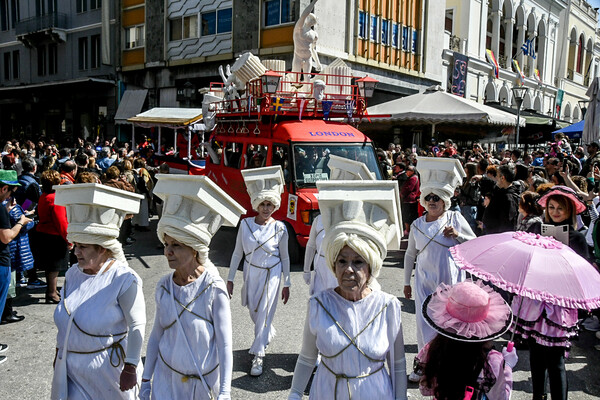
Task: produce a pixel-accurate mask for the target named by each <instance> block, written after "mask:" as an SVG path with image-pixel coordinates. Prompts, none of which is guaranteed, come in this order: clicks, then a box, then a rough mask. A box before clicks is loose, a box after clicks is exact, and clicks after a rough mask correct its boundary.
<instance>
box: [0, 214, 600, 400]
mask: <svg viewBox="0 0 600 400" xmlns="http://www.w3.org/2000/svg"><path fill="white" fill-rule="evenodd" d="M150 227H151V228H152V229H151V231H150V232H137V233H136V239H137V241H136V243H135V244H134V245H132V246H131V247H128V248H126V249H125V252H126V254H127V257H128V259H129V265H130V266H131V267H132V268H133V269H134V270H136V271H137V272H138V274H139V275H140V276H141V277H142V279H143V282H144V295H145V297H146V309H147V319H148V323H147V325H146V340H147V338H148V337H149V335H150V331H151V329H152V325H153V322H154V307H155V305H154V290H155V286H156V283H157V281H158V280H159V278H160V277H161V276H163V275H165V274H167V273H168V272H169V268H168V265H167V263H166V260H165V258H164V256H163V255H162V250H160V249H158V248H157V246H158V245H159V241H158V239H157V238H156V233H155V227H156V218H154V219H153V220H152V221H151V225H150ZM235 234H236V232H235V230H234V229H232V228H223V229H221V230H220V231H219V232H218V233H217V235H216V236H215V237H214V238H213V242H212V246H211V252H210V258H211V260H212V261H213V262H214V264H215V265H217V266H218V268H219V272H220V274H221V276H222V277H224V278H225V279H226V277H227V274H228V268H227V266H228V264H229V258H230V256H231V252H232V250H233V247H234V244H235ZM401 260H402V253H400V252H394V253H391V254H390V255H389V257H388V259H387V260H386V262H385V263H384V267H383V269H382V271H381V275H380V278H379V281H380V283H381V286H382V288H383V290H384V291H386V292H388V293H391V294H394V295H396V296H398V297H399V298H400V301H401V302H402V305H403V312H402V321H403V330H404V340H405V349H406V352H407V367H408V369H409V371H410V367H411V366H412V363H413V359H414V357H415V355H416V352H417V344H416V333H415V329H416V328H415V306H414V301H412V300H406V299H404V298H403V297H401V296H402V294H401V293H402V284H403V281H402V279H403V278H402V270H401V264H402V263H401ZM62 280H63V278H60V281H59V284H60V285H62ZM241 280H242V273H241V271H240V272H238V273H237V275H236V278H235V293H234V297H233V299H232V301H231V309H232V317H233V355H234V365H233V379H232V398H233V399H285V398H287V394H288V391H289V388H290V385H291V382H292V375H293V371H294V366H295V363H296V358H297V354H298V352H299V351H300V345H301V342H302V328H303V325H304V318H305V315H306V305H307V300H308V287H307V286H306V285H305V284H304V280H303V279H302V266H301V265H293V266H292V288H291V295H290V300H289V302H288V304H286V305H283V303H282V302H281V301H279V303H278V306H277V307H278V309H277V312H276V314H275V321H274V325H275V327H276V328H277V336H276V337H275V339H274V340H273V341H272V343H271V345H270V346H269V349H268V353H267V356H266V358H265V364H264V373H263V375H262V376H260V377H258V378H254V377H251V376H250V375H249V374H248V372H249V370H250V364H251V361H252V356H251V355H250V354H248V349H249V348H250V345H251V343H252V340H253V325H252V321H251V320H250V317H249V315H248V311H247V309H246V308H243V307H242V306H241V303H240V287H241ZM14 303H15V310H16V311H17V312H19V314H22V315H25V316H26V318H25V320H24V321H22V322H19V323H13V324H9V325H2V326H0V342H1V343H8V344H9V345H10V349H9V351H8V353H7V355H8V360H7V361H6V362H5V363H3V364H1V365H0V399H14V400H30V399H31V400H33V399H36V400H37V399H47V398H49V396H50V384H51V381H52V360H53V357H54V349H55V341H56V328H55V326H54V323H53V319H52V314H53V311H54V308H55V306H54V305H50V304H44V290H43V289H41V290H33V291H32V290H26V289H18V297H17V298H16V299H15V302H14ZM503 342H505V340H500V341H499V342H498V343H497V345H496V347H497V349H499V348H500V344H502V343H503ZM598 343H600V341H599V340H597V339H596V338H595V336H594V334H593V333H591V332H585V331H584V332H582V334H581V337H580V340H579V341H577V342H575V344H574V346H573V349H572V351H571V355H570V357H569V359H568V360H567V375H568V381H569V398H570V399H577V400H579V399H594V398H600V379H599V377H600V351H597V350H595V349H594V345H595V344H598ZM142 354H145V349H144V350H143V351H142ZM518 354H519V358H520V359H519V363H518V364H517V366H516V368H515V371H514V375H513V378H514V390H513V396H512V398H513V399H516V400H525V399H531V377H530V374H529V359H528V352H527V350H519V352H518ZM409 394H410V396H411V398H413V399H420V398H423V396H421V395H420V394H419V391H418V388H417V385H416V384H409ZM332 399H333V396H332ZM356 400H360V399H356Z"/></svg>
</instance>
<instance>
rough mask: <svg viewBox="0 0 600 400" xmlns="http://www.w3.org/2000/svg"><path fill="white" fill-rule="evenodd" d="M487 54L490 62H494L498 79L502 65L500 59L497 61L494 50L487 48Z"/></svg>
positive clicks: (493, 66)
mask: <svg viewBox="0 0 600 400" xmlns="http://www.w3.org/2000/svg"><path fill="white" fill-rule="evenodd" d="M485 56H486V58H487V60H488V62H489V63H490V64H492V69H493V72H494V76H495V77H496V79H498V75H499V73H500V66H499V65H498V61H496V57H495V56H494V52H493V51H492V50H489V49H486V50H485Z"/></svg>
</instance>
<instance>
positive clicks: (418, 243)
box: [404, 211, 475, 350]
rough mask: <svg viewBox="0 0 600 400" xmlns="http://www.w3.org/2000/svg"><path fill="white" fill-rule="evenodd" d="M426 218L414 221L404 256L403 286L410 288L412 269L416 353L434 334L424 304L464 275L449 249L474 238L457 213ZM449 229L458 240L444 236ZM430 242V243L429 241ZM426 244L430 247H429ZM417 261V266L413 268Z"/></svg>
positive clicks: (448, 212)
mask: <svg viewBox="0 0 600 400" xmlns="http://www.w3.org/2000/svg"><path fill="white" fill-rule="evenodd" d="M425 218H426V216H425V215H424V216H422V217H420V218H417V219H416V220H415V221H414V222H413V223H412V225H411V227H410V234H409V236H408V248H407V249H406V254H405V255H404V285H410V278H411V275H412V271H413V268H414V269H415V285H414V290H413V296H414V298H415V309H416V310H415V314H416V318H417V345H418V348H419V350H421V349H422V348H423V346H425V344H427V343H428V342H429V341H430V340H431V339H433V338H434V337H435V335H436V332H435V331H434V330H433V329H432V328H431V327H429V325H427V323H426V322H425V319H424V318H423V310H422V306H423V302H424V301H425V299H426V298H427V296H429V295H430V294H431V293H433V292H434V291H435V289H436V288H437V287H438V285H439V284H440V283H446V284H448V285H453V284H455V283H457V282H462V281H463V280H464V279H465V273H464V272H463V271H461V270H460V269H459V268H458V266H457V265H456V264H455V263H454V260H453V259H452V256H451V255H450V251H449V248H450V247H452V246H454V245H457V244H459V243H463V242H466V241H467V240H471V239H474V238H475V234H474V233H473V230H472V229H471V227H470V226H469V223H468V222H467V220H466V219H465V217H463V216H462V215H461V214H460V213H459V212H457V211H446V212H445V213H444V214H443V215H442V216H440V217H439V218H438V219H437V220H435V221H432V222H427V221H426V220H425ZM446 226H452V227H454V228H455V229H456V230H457V231H458V237H457V238H456V239H455V238H449V237H445V236H444V235H443V233H442V232H443V230H444V227H446ZM432 237H433V240H431V241H430V238H432ZM428 243H429V244H428ZM415 261H416V267H415Z"/></svg>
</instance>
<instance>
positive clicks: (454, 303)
mask: <svg viewBox="0 0 600 400" xmlns="http://www.w3.org/2000/svg"><path fill="white" fill-rule="evenodd" d="M423 316H424V317H425V321H427V323H428V324H429V325H430V326H431V327H432V328H433V329H435V330H436V331H437V332H438V333H440V334H442V335H444V336H447V337H449V338H452V339H456V340H460V341H464V342H486V341H488V340H493V339H496V338H497V337H499V336H501V335H502V334H503V333H504V332H506V331H507V330H508V328H509V327H510V324H511V322H512V311H511V309H510V306H509V305H508V304H507V303H506V301H504V299H503V298H502V296H500V294H499V293H497V292H495V291H494V289H492V288H491V287H490V286H487V285H484V284H483V282H481V281H477V282H473V281H465V282H460V283H457V284H455V285H453V286H449V285H446V284H444V283H442V284H441V285H440V286H438V287H437V289H436V290H435V292H433V293H432V294H431V295H429V296H428V297H427V299H425V302H424V303H423Z"/></svg>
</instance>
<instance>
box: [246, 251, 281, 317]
mask: <svg viewBox="0 0 600 400" xmlns="http://www.w3.org/2000/svg"><path fill="white" fill-rule="evenodd" d="M279 264H281V259H280V260H279V261H277V262H276V263H275V264H273V265H271V266H270V267H261V266H260V265H256V264H251V263H250V262H248V265H249V266H251V267H254V268H258V269H264V270H266V271H267V276H266V277H265V284H264V285H263V289H262V292H261V293H260V299H258V303H257V304H256V308H255V309H254V312H258V306H259V305H260V303H261V302H262V299H263V297H264V296H265V291H266V292H267V305H268V304H269V281H270V280H271V270H272V269H273V268H275V267H276V266H278V265H279ZM267 314H268V310H267ZM265 326H267V320H266V319H265Z"/></svg>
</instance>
